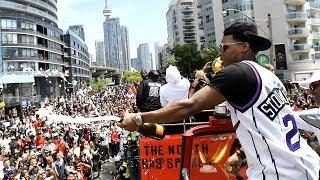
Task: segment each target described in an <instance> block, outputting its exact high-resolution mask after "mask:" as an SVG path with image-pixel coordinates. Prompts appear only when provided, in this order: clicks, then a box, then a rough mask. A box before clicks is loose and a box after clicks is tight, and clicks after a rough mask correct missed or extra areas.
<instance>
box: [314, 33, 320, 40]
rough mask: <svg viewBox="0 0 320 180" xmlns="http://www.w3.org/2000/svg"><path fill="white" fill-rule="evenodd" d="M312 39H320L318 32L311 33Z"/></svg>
mask: <svg viewBox="0 0 320 180" xmlns="http://www.w3.org/2000/svg"><path fill="white" fill-rule="evenodd" d="M312 36H313V39H320V32H312Z"/></svg>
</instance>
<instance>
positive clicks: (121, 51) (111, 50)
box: [103, 0, 130, 70]
mask: <svg viewBox="0 0 320 180" xmlns="http://www.w3.org/2000/svg"><path fill="white" fill-rule="evenodd" d="M105 3H106V7H105V9H104V11H103V14H104V15H105V17H106V19H105V22H104V23H103V29H104V46H105V51H104V52H105V60H106V66H107V67H110V68H115V69H122V70H128V69H129V63H130V62H129V37H128V30H127V28H126V27H124V26H120V19H119V18H111V17H110V16H111V10H110V8H109V6H108V0H106V2H105Z"/></svg>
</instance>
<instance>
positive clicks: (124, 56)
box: [120, 26, 131, 71]
mask: <svg viewBox="0 0 320 180" xmlns="http://www.w3.org/2000/svg"><path fill="white" fill-rule="evenodd" d="M120 31H121V39H120V44H121V46H120V48H121V57H120V60H121V61H120V62H121V64H120V69H122V70H127V71H128V70H130V67H131V65H130V64H131V61H130V48H129V34H128V29H127V27H125V26H121V27H120Z"/></svg>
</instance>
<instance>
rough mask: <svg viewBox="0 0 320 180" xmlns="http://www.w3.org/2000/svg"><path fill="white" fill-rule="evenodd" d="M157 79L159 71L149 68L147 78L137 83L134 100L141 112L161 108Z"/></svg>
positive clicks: (159, 85)
mask: <svg viewBox="0 0 320 180" xmlns="http://www.w3.org/2000/svg"><path fill="white" fill-rule="evenodd" d="M158 81H159V73H158V72H157V71H156V70H151V71H150V72H149V73H148V78H147V79H145V80H143V81H142V82H141V83H140V84H139V88H138V91H137V97H136V101H137V106H138V108H139V110H140V111H141V112H148V111H153V110H156V109H160V108H161V104H160V96H159V91H160V87H161V84H160V83H159V82H158Z"/></svg>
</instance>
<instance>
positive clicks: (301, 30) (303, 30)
mask: <svg viewBox="0 0 320 180" xmlns="http://www.w3.org/2000/svg"><path fill="white" fill-rule="evenodd" d="M308 34H309V30H308V29H306V28H292V29H289V35H308Z"/></svg>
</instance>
